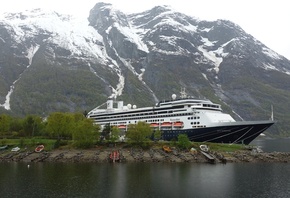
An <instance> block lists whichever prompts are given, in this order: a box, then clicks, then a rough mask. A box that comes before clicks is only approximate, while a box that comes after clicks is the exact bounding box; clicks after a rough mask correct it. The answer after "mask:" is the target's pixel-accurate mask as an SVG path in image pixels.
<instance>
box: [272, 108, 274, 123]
mask: <svg viewBox="0 0 290 198" xmlns="http://www.w3.org/2000/svg"><path fill="white" fill-rule="evenodd" d="M271 111H272V113H271V120H272V121H274V111H273V105H271Z"/></svg>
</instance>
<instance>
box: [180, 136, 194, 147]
mask: <svg viewBox="0 0 290 198" xmlns="http://www.w3.org/2000/svg"><path fill="white" fill-rule="evenodd" d="M177 145H178V146H179V148H181V149H188V148H189V147H190V146H191V145H192V144H191V141H190V140H189V139H188V136H187V135H186V134H180V135H178V141H177Z"/></svg>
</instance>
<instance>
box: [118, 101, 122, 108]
mask: <svg viewBox="0 0 290 198" xmlns="http://www.w3.org/2000/svg"><path fill="white" fill-rule="evenodd" d="M118 109H123V101H118Z"/></svg>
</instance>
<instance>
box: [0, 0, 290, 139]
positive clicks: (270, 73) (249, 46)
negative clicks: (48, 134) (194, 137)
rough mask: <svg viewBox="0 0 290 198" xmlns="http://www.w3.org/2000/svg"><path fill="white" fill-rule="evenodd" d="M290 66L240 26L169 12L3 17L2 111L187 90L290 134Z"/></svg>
mask: <svg viewBox="0 0 290 198" xmlns="http://www.w3.org/2000/svg"><path fill="white" fill-rule="evenodd" d="M289 82H290V61H289V60H288V59H286V58H285V57H283V56H281V55H279V54H277V53H276V52H274V51H273V50H271V49H269V48H268V47H267V46H265V45H264V44H263V43H261V42H260V41H258V40H257V39H255V38H254V37H253V36H251V35H249V34H247V33H246V32H245V31H244V30H243V29H242V28H241V27H239V26H238V25H237V24H234V23H232V22H230V21H225V20H217V21H202V20H199V19H197V18H193V17H190V16H187V15H185V14H182V13H178V12H175V11H173V10H171V9H170V8H169V7H166V6H158V7H154V8H153V9H151V10H147V11H144V12H142V13H136V14H131V15H126V14H124V13H122V12H121V11H119V10H116V9H114V7H113V6H112V5H111V4H105V3H98V4H96V5H95V7H93V8H92V9H91V11H90V13H89V17H88V18H87V19H77V18H74V17H72V16H66V15H60V14H58V13H55V12H45V11H43V10H32V11H26V12H22V13H10V14H6V15H5V16H3V17H2V18H0V113H8V114H12V115H19V116H23V115H27V114H37V115H42V116H46V115H48V114H49V113H50V112H55V111H70V112H75V111H82V112H84V111H89V110H91V109H92V108H94V107H95V106H98V105H101V104H102V103H104V102H105V101H106V100H107V98H108V97H113V98H116V99H117V100H123V101H124V102H125V104H126V103H131V104H136V105H137V106H147V105H150V106H151V105H154V104H155V102H157V101H158V100H162V99H169V98H170V96H171V95H172V94H173V93H175V94H178V93H179V92H180V90H181V88H182V87H184V88H186V91H187V94H188V95H191V96H194V97H206V98H208V99H210V100H212V101H213V102H217V103H219V104H222V106H223V109H224V111H226V112H228V113H231V114H232V115H233V116H234V117H235V118H236V119H244V120H265V119H269V118H270V116H271V106H273V108H274V118H275V119H276V120H277V124H275V125H274V126H273V127H271V128H270V130H269V131H268V132H269V133H271V134H273V135H280V136H286V135H288V134H289V132H290V130H289V129H290V122H289V120H290V108H289V107H290V101H289V98H290V83H289Z"/></svg>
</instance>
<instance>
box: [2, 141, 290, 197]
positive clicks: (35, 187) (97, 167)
mask: <svg viewBox="0 0 290 198" xmlns="http://www.w3.org/2000/svg"><path fill="white" fill-rule="evenodd" d="M262 141H268V140H262ZM286 142H287V141H286ZM260 143H261V144H262V142H260ZM272 143H274V141H272ZM287 143H288V145H289V143H290V140H288V142H287ZM266 144H268V143H263V145H266ZM263 149H264V150H265V148H263ZM29 165H30V166H29V167H28V164H27V163H14V162H11V163H0V192H1V197H13V198H14V197H23V198H25V197H29V198H33V197H40V196H41V197H54V198H57V197H104V198H105V197H118V198H119V197H120V198H122V197H124V198H125V197H126V198H127V197H128V198H130V197H166V198H167V197H185V198H186V197H202V198H203V197H235V198H239V197H241V198H242V197H256V198H262V197H263V198H265V197H271V198H272V197H290V179H289V178H290V165H289V164H288V163H228V164H225V165H222V164H216V165H210V164H192V163H121V164H118V163H115V164H108V163H75V164H74V163H30V164H29Z"/></svg>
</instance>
